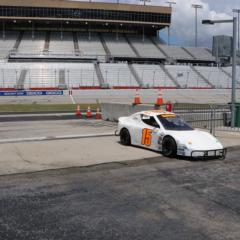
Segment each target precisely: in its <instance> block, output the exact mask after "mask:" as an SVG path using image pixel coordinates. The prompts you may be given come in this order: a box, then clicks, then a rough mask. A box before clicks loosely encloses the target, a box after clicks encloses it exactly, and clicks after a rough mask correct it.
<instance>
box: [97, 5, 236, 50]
mask: <svg viewBox="0 0 240 240" xmlns="http://www.w3.org/2000/svg"><path fill="white" fill-rule="evenodd" d="M93 1H94V0H93ZM95 1H96V2H116V1H114V0H105V1H101V0H95ZM166 1H169V0H152V2H151V3H150V4H151V5H167V4H166V3H165V2H166ZM171 1H172V0H171ZM120 2H125V3H139V2H140V1H139V0H120ZM175 2H176V3H177V4H176V5H175V6H174V10H173V19H172V30H171V32H172V42H173V43H174V44H177V45H185V46H193V45H194V29H195V12H194V9H192V8H191V4H201V5H203V9H201V10H199V15H198V16H199V45H202V46H208V47H210V46H211V42H212V36H213V35H222V34H227V35H231V34H232V25H231V24H219V25H214V26H207V25H202V24H201V20H202V19H207V18H212V19H228V18H232V17H233V13H232V9H233V8H240V0H175ZM148 4H149V3H148ZM160 35H162V37H163V38H164V37H165V38H166V32H164V31H163V32H162V33H161V34H160Z"/></svg>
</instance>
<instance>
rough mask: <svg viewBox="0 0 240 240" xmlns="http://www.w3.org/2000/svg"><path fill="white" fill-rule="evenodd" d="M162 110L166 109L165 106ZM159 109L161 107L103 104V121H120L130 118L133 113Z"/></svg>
mask: <svg viewBox="0 0 240 240" xmlns="http://www.w3.org/2000/svg"><path fill="white" fill-rule="evenodd" d="M161 108H164V109H165V106H162V107H161ZM153 109H159V107H155V106H154V105H145V104H141V105H135V106H133V105H132V104H122V103H102V104H101V110H102V117H103V120H106V121H118V119H119V118H120V117H125V116H129V115H131V114H133V113H136V112H140V111H144V110H153Z"/></svg>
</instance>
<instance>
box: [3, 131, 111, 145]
mask: <svg viewBox="0 0 240 240" xmlns="http://www.w3.org/2000/svg"><path fill="white" fill-rule="evenodd" d="M112 136H115V133H112V132H111V133H98V134H82V135H63V136H46V137H33V138H10V139H1V140H0V144H4V143H21V142H39V141H53V140H67V139H81V138H97V137H112Z"/></svg>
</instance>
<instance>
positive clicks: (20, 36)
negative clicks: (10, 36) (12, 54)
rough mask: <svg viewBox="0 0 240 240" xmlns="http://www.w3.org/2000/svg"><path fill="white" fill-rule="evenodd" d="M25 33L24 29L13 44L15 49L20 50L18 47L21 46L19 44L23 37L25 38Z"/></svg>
mask: <svg viewBox="0 0 240 240" xmlns="http://www.w3.org/2000/svg"><path fill="white" fill-rule="evenodd" d="M23 34H24V31H21V32H19V34H18V37H17V39H16V42H15V44H14V46H13V50H14V51H17V50H18V47H19V45H20V43H21V41H22V38H23Z"/></svg>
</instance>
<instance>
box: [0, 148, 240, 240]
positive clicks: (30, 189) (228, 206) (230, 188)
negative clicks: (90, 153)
mask: <svg viewBox="0 0 240 240" xmlns="http://www.w3.org/2000/svg"><path fill="white" fill-rule="evenodd" d="M239 156H240V152H239V151H236V152H230V153H229V155H228V158H227V159H226V160H225V161H207V162H206V161H202V162H201V161H199V162H190V161H184V160H176V159H166V158H161V159H159V158H157V159H156V158H153V159H148V160H139V161H131V162H125V163H122V164H119V163H114V164H104V165H100V166H94V167H83V168H70V169H65V170H54V171H45V172H38V173H29V174H20V175H8V176H1V177H0V239H3V240H13V239H18V240H25V239H58V240H59V239H66V240H69V239H71V240H75V239H76V240H79V239H81V240H88V239H89V240H93V239H96V240H97V239H99V240H100V239H101V240H103V239H104V240H113V239H114V240H117V239H124V240H128V239H129V240H132V239H134V240H135V239H139V240H142V239H148V240H155V239H161V240H164V239H166V240H169V239H172V240H175V239H176V240H186V239H196V240H200V239H202V240H208V239H212V240H227V239H229V240H230V239H231V240H235V239H236V240H237V239H239V236H240V227H239V226H240V190H239V189H240V178H239V171H240V161H239Z"/></svg>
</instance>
